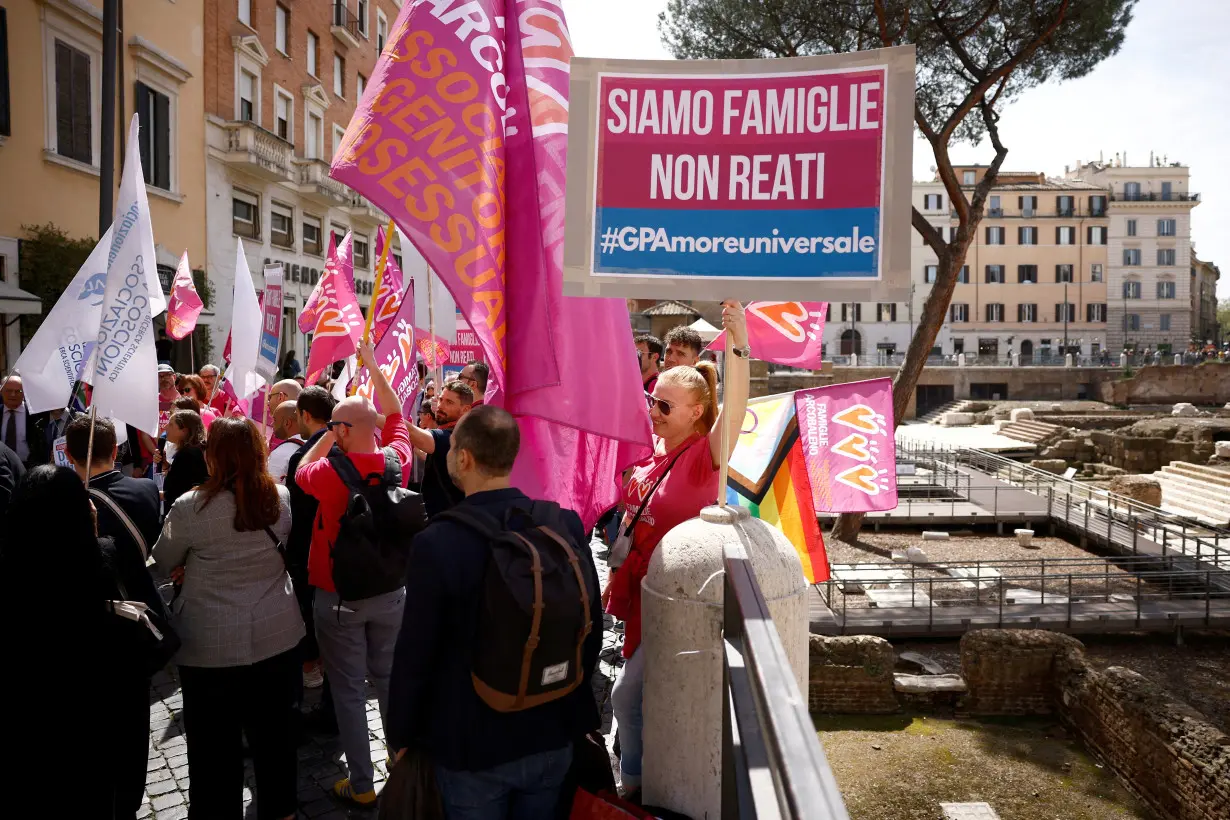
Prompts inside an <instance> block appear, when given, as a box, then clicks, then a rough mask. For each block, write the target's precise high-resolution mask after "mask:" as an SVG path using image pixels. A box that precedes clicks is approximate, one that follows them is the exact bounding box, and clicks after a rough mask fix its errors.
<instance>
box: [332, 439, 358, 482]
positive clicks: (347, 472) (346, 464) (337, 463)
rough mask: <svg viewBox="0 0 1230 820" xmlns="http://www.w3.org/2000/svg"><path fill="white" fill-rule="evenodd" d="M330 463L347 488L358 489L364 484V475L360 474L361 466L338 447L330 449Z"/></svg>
mask: <svg viewBox="0 0 1230 820" xmlns="http://www.w3.org/2000/svg"><path fill="white" fill-rule="evenodd" d="M328 459H329V465H330V466H332V467H333V471H334V472H336V473H337V477H338V478H340V479H341V480H342V483H343V484H345V485H346V487H347V489H350V490H357V489H359V488H360V487H362V486H363V476H362V475H360V474H359V468H358V467H356V466H354V462H353V461H351V460H350V457H349V456H347V455H346V454H345V453H343V452H342V451H341V449H340V448H339V449H337V450H336V452H335V451H334V450H330V451H329V455H328Z"/></svg>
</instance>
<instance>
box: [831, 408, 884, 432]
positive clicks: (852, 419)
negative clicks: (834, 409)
mask: <svg viewBox="0 0 1230 820" xmlns="http://www.w3.org/2000/svg"><path fill="white" fill-rule="evenodd" d="M833 421H835V422H837V423H838V424H844V425H845V426H846V427H853V428H854V429H855V430H861V431H863V432H864V433H869V434H871V435H876V434H879V433H883V432H885V431H886V428H885V426H884V417H883V416H881V415H880V414H879V413H877V412H876V411H875V410H873V409H871V408H870V407H868V406H867V405H865V404H854V405H851V406H850V407H847V408H846V409H845V410H842V411H841V412H840V413H837V414H836V415H834V416H833Z"/></svg>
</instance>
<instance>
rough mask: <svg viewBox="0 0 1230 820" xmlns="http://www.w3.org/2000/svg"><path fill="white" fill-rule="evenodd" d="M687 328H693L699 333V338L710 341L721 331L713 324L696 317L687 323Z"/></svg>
mask: <svg viewBox="0 0 1230 820" xmlns="http://www.w3.org/2000/svg"><path fill="white" fill-rule="evenodd" d="M688 329H689V330H695V331H696V332H697V333H699V334H700V338H701V339H702V340H703V341H705V342H706V343H707V342H712V341H713V340H714V339H716V338H717V335H718V334H719V333H721V332H722V331H720V330H718V329H717V328H716V327H714V326H713V325H711V324H709V323H708V322H706V321H705V320H704V319H697V320H696V321H695V322H693V323H692V324H690V325H688Z"/></svg>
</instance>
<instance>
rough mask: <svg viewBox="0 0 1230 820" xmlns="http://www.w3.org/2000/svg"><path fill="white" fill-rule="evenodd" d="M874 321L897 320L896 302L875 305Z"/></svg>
mask: <svg viewBox="0 0 1230 820" xmlns="http://www.w3.org/2000/svg"><path fill="white" fill-rule="evenodd" d="M876 321H877V322H895V321H897V303H896V302H882V303H880V304H878V305H876Z"/></svg>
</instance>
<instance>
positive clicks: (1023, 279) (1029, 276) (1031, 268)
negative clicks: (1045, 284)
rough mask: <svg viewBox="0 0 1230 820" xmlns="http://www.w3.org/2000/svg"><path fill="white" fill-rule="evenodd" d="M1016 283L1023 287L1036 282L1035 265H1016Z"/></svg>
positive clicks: (1036, 271) (1036, 272) (1036, 268)
mask: <svg viewBox="0 0 1230 820" xmlns="http://www.w3.org/2000/svg"><path fill="white" fill-rule="evenodd" d="M1016 281H1017V282H1018V283H1020V284H1023V285H1033V284H1036V283H1037V281H1038V266H1037V265H1017V266H1016Z"/></svg>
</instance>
